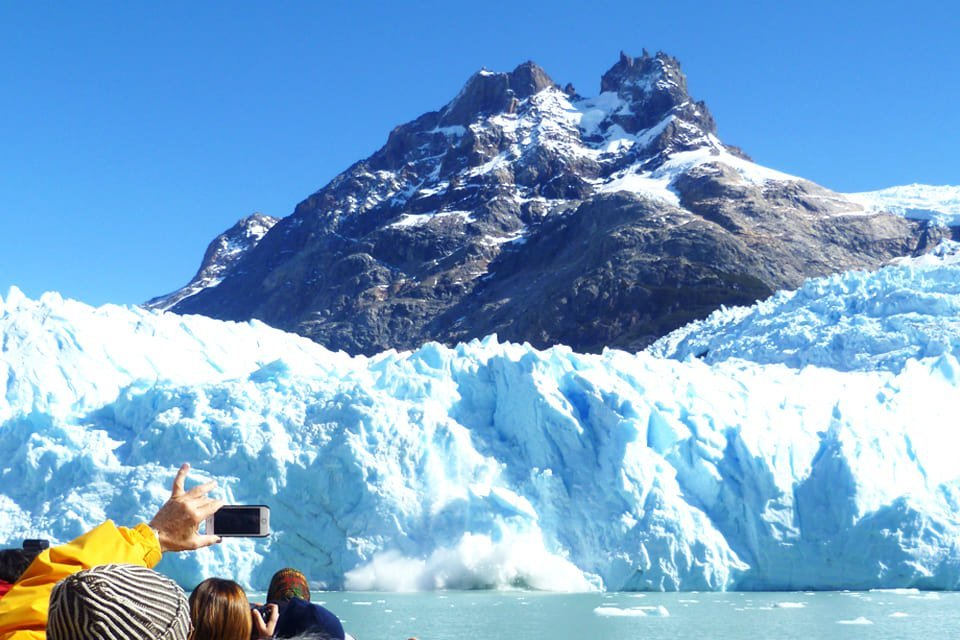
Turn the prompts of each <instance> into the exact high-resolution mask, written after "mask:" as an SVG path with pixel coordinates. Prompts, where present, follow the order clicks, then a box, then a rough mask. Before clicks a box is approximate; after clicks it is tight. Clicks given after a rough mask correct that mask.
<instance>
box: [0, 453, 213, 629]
mask: <svg viewBox="0 0 960 640" xmlns="http://www.w3.org/2000/svg"><path fill="white" fill-rule="evenodd" d="M189 470H190V465H188V464H184V465H183V466H181V467H180V470H179V471H178V472H177V475H176V478H175V479H174V481H173V491H172V493H171V495H170V499H169V500H167V502H166V503H164V505H163V506H162V507H161V508H160V510H159V511H158V512H157V514H156V515H155V516H154V517H153V519H152V520H151V521H150V523H149V524H145V523H141V524H138V525H137V526H135V527H133V528H127V527H118V526H116V525H115V524H114V523H113V522H111V521H110V520H108V521H106V522H104V523H103V524H101V525H100V526H98V527H96V528H95V529H93V530H92V531H89V532H87V533H85V534H84V535H82V536H80V537H79V538H77V539H76V540H73V541H71V542H68V543H66V544H64V545H60V546H57V547H53V548H50V549H47V550H46V551H44V552H42V553H41V554H40V555H39V556H37V558H36V559H35V560H34V561H33V563H32V564H31V565H30V567H29V568H28V569H27V571H26V573H24V574H23V575H22V576H21V577H20V579H19V580H18V581H17V583H16V584H15V585H14V586H13V587H12V588H11V589H10V591H9V592H7V594H6V595H5V596H4V597H3V598H2V599H0V640H42V639H44V638H49V639H50V640H61V639H64V640H65V639H67V638H70V639H71V640H74V639H77V638H82V637H85V636H86V635H90V634H92V635H90V637H102V638H123V639H127V638H129V640H134V639H136V640H154V639H155V640H161V639H163V640H181V638H182V639H184V640H185V638H186V635H183V633H184V632H183V629H185V633H189V631H190V621H189V610H188V608H187V603H186V597H185V596H184V594H183V591H182V590H181V589H180V588H179V587H178V586H177V585H176V583H174V582H173V581H172V580H170V579H169V578H166V577H164V576H161V575H160V574H158V573H156V572H153V571H149V569H152V568H153V567H154V566H156V564H157V563H158V562H160V558H161V556H162V554H163V553H164V552H167V551H187V550H193V549H200V548H202V547H207V546H210V545H212V544H216V543H218V542H220V538H219V537H218V536H215V535H203V534H200V533H199V531H198V528H199V526H200V523H201V522H203V521H204V520H205V519H206V518H207V517H208V516H210V515H212V514H213V513H214V512H215V511H216V510H217V509H219V508H220V507H222V506H223V501H222V500H216V499H213V498H210V497H208V495H207V494H208V493H209V492H210V491H212V490H213V489H215V488H216V486H217V484H216V482H215V481H211V482H207V483H205V484H201V485H198V486H196V487H193V488H192V489H190V490H189V491H186V490H185V489H184V481H185V480H186V477H187V473H188V472H189ZM100 565H108V566H106V567H101V566H100ZM131 565H132V566H131ZM94 567H97V569H94ZM68 577H69V579H67V578H68ZM61 581H62V582H61ZM125 581H128V582H125ZM58 583H60V584H58ZM127 583H129V584H130V585H132V586H133V589H121V590H116V589H115V588H116V586H117V585H121V586H123V585H125V584H127ZM105 584H106V585H108V587H110V586H112V587H113V588H114V589H115V590H114V591H110V590H109V589H107V590H104V588H103V585H105ZM55 587H56V589H55ZM51 594H52V595H53V598H52V599H51ZM76 594H80V595H76ZM91 594H92V595H91ZM105 594H106V595H105ZM97 598H101V599H102V598H106V601H105V602H99V603H97V602H96V599H97ZM91 601H92V602H94V606H93V607H87V605H88V604H89V603H90V602H91ZM84 607H87V608H84ZM98 607H99V610H98ZM109 607H113V609H114V610H112V611H108V610H107V608H109ZM118 611H119V615H118ZM125 611H126V612H132V614H133V616H132V617H131V618H130V620H133V622H130V620H127V619H126V618H125V617H124V613H125ZM78 612H79V613H78ZM183 616H186V622H185V626H184V622H183ZM48 618H49V620H48ZM165 618H169V619H165ZM138 619H140V620H141V622H144V623H145V624H148V625H149V627H150V631H147V632H145V631H144V629H142V628H136V627H135V626H134V627H130V626H129V625H130V624H133V625H135V624H136V621H137V620H138ZM148 619H151V620H153V622H150V621H149V620H148ZM78 620H79V621H78ZM48 622H49V623H50V624H49V625H48ZM121 622H123V624H121ZM78 625H80V626H78ZM83 625H86V627H85V629H86V630H84V629H81V628H80V627H81V626H83ZM96 625H101V627H100V629H99V630H97V631H92V632H91V631H89V629H91V628H93V627H95V626H96ZM151 634H152V635H151Z"/></svg>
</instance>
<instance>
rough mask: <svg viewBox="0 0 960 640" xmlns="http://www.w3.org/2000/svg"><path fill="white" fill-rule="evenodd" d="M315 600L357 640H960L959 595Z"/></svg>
mask: <svg viewBox="0 0 960 640" xmlns="http://www.w3.org/2000/svg"><path fill="white" fill-rule="evenodd" d="M261 597H262V595H261ZM255 598H256V596H255V595H254V594H251V600H253V599H255ZM313 600H314V601H315V602H319V603H322V604H323V605H324V606H326V607H327V608H328V609H330V610H332V611H333V612H334V613H336V614H337V615H338V616H340V618H341V620H343V622H344V627H345V628H346V630H347V631H348V632H350V633H351V634H353V635H354V636H355V637H356V638H357V640H407V638H410V637H416V638H418V639H419V640H474V639H476V640H487V639H494V638H520V639H523V640H613V639H617V640H624V639H631V638H637V639H643V640H656V639H664V640H667V639H669V640H767V639H771V640H784V639H792V638H797V639H798V640H800V639H802V640H814V639H818V638H823V639H829V640H846V639H855V638H856V639H860V638H862V639H864V640H866V639H870V640H886V639H890V640H893V639H896V640H935V639H936V640H939V639H940V638H956V637H960V592H947V593H941V592H918V591H911V590H903V591H900V590H897V591H867V592H826V593H824V592H819V593H800V592H792V593H790V592H784V593H758V592H750V593H647V594H634V593H595V594H548V593H531V592H508V593H504V592H485V591H479V592H472V591H471V592H439V593H415V594H398V593H369V592H362V593H356V592H319V593H315V594H314V597H313Z"/></svg>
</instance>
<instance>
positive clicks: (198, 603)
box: [190, 578, 253, 640]
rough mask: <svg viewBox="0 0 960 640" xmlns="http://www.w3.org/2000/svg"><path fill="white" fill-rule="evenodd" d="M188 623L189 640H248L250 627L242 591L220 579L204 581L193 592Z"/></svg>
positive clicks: (246, 601)
mask: <svg viewBox="0 0 960 640" xmlns="http://www.w3.org/2000/svg"><path fill="white" fill-rule="evenodd" d="M190 620H191V621H192V622H193V632H192V633H191V634H190V640H247V639H248V638H249V637H250V630H251V627H252V623H253V621H252V619H251V617H250V603H249V601H248V600H247V594H246V592H245V591H244V590H243V587H241V586H240V585H239V584H237V583H236V582H234V581H233V580H224V579H223V578H207V579H206V580H204V581H203V582H201V583H200V584H198V585H197V588H196V589H194V590H193V593H191V594H190Z"/></svg>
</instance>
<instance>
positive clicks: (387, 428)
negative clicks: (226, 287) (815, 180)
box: [0, 264, 960, 590]
mask: <svg viewBox="0 0 960 640" xmlns="http://www.w3.org/2000/svg"><path fill="white" fill-rule="evenodd" d="M941 268H952V269H953V277H954V279H960V278H957V276H958V275H960V273H958V271H960V269H958V268H957V267H950V266H949V265H943V264H937V265H933V266H931V267H929V268H927V267H921V266H917V265H905V266H901V267H892V269H899V270H901V271H902V274H903V277H904V281H903V282H902V284H903V287H902V292H903V295H902V296H901V297H899V298H897V302H896V305H900V306H899V307H896V308H898V309H901V310H902V309H903V308H905V307H904V305H907V306H909V305H910V304H911V302H910V300H911V295H912V294H911V292H912V291H915V292H916V296H917V297H919V298H920V299H924V298H925V296H927V295H928V294H927V293H926V292H925V290H924V289H923V287H922V286H919V285H917V283H916V282H913V283H911V282H910V278H911V277H912V278H914V279H915V280H916V279H919V280H923V279H924V278H928V276H929V272H930V270H933V269H941ZM911 274H912V275H911ZM857 277H860V278H861V279H863V280H864V282H865V283H866V282H867V281H869V280H870V279H871V278H872V277H874V276H871V275H867V274H861V275H860V276H857ZM879 277H890V274H886V275H881V276H879ZM844 282H845V281H844ZM847 288H848V289H850V290H852V291H860V292H861V294H862V295H869V291H870V289H869V287H867V286H866V284H864V288H862V289H856V288H851V287H847ZM865 292H866V293H865ZM950 295H952V294H950ZM896 305H895V304H894V303H890V305H889V308H890V309H891V310H895V309H894V308H895V306H896ZM950 308H951V307H949V305H948V306H945V307H944V309H950ZM810 313H817V310H816V309H815V310H813V311H811V312H810ZM851 326H852V327H853V328H850V329H849V331H850V332H855V329H856V327H855V326H854V325H851ZM948 328H949V329H950V330H951V331H953V329H952V328H950V327H948ZM0 335H2V351H0V389H3V390H4V394H3V395H2V396H0V451H2V452H3V453H2V458H0V512H2V514H3V517H2V518H0V543H6V544H8V545H9V544H17V543H19V540H20V538H23V537H38V536H40V537H49V538H52V539H53V540H55V541H63V540H66V539H69V538H71V537H73V536H75V535H78V534H79V533H81V532H82V531H84V530H85V529H86V528H88V527H91V526H93V525H95V524H97V523H98V522H99V521H101V520H102V519H104V518H112V519H114V520H115V521H117V522H119V523H128V524H132V523H135V522H137V521H138V520H140V519H147V518H149V517H150V516H151V515H152V513H153V512H154V511H155V510H156V508H157V507H159V505H160V504H161V503H162V502H163V500H164V499H165V498H166V496H167V495H168V492H169V489H168V486H169V484H170V482H171V480H172V478H173V474H174V471H175V469H176V467H177V466H178V465H179V464H180V463H181V462H184V461H188V462H190V463H191V464H192V465H193V468H194V471H193V472H192V474H191V477H192V478H193V479H194V480H202V479H207V478H215V479H217V480H218V481H219V483H220V485H221V487H222V492H223V495H224V496H225V497H226V498H227V499H228V500H230V501H231V502H241V503H261V502H265V503H267V504H270V505H271V507H272V509H273V511H272V515H273V528H274V533H273V535H272V536H271V537H270V538H268V539H266V540H240V539H233V540H228V541H226V542H224V543H223V544H221V545H218V546H217V547H215V548H211V549H204V550H200V551H197V552H194V553H188V554H179V555H175V554H168V556H167V557H166V558H165V559H164V560H163V563H162V564H161V567H160V568H161V569H162V570H164V571H166V572H168V573H169V574H170V575H172V576H173V577H175V578H176V579H177V580H179V581H180V582H181V583H183V584H184V585H187V586H190V585H192V584H194V583H196V582H198V581H199V580H201V579H202V578H204V577H207V576H210V575H225V576H232V577H235V578H237V579H239V580H240V581H241V582H243V583H245V584H246V585H248V586H253V587H255V588H256V587H259V588H261V589H262V588H264V585H265V584H266V581H267V580H269V577H270V575H271V574H272V573H273V571H275V570H276V569H277V568H279V567H281V566H286V565H292V566H297V567H300V568H301V569H302V570H304V571H305V572H306V573H307V574H308V575H309V576H310V577H311V579H312V580H313V581H314V582H315V583H318V584H321V585H323V586H326V587H330V588H343V587H346V588H354V589H388V590H407V589H435V588H510V587H516V586H519V587H531V588H537V589H553V590H586V589H597V588H603V589H617V590H619V589H637V590H647V589H653V590H674V589H685V590H706V589H713V590H716V589H734V588H748V589H801V588H802V589H805V588H869V587H924V588H945V589H953V588H956V587H957V586H958V583H960V549H958V545H957V540H958V533H960V521H958V514H960V484H958V477H960V471H958V467H957V465H956V462H955V452H956V451H957V447H956V444H957V440H958V438H957V428H956V427H955V426H954V425H955V424H956V423H955V422H954V421H953V420H952V419H951V418H950V416H951V410H952V408H953V407H954V406H955V404H956V401H957V400H958V398H960V395H958V386H960V362H958V360H957V354H956V353H955V352H954V350H952V349H942V350H940V352H938V354H937V355H935V356H934V357H928V358H917V357H908V358H905V359H903V360H902V362H901V364H900V365H899V366H897V367H892V368H891V367H886V368H884V367H875V368H874V369H871V368H870V367H869V366H864V367H860V368H861V369H864V370H860V371H840V370H837V369H836V368H829V367H824V366H819V367H818V366H800V365H797V366H792V367H791V366H786V365H785V364H782V363H778V362H774V363H772V364H759V363H755V362H749V361H746V360H743V359H736V358H729V359H724V360H722V361H718V362H716V363H712V364H711V363H708V362H704V361H702V360H698V359H693V358H690V359H687V360H684V361H681V360H675V359H665V358H660V357H654V356H652V355H650V354H647V353H639V354H627V353H624V352H619V351H607V352H605V353H603V354H600V355H582V354H576V353H573V352H571V351H569V350H567V349H564V348H562V347H558V348H553V349H550V350H547V351H537V350H535V349H533V348H531V347H529V346H521V345H515V344H501V343H499V342H498V341H497V340H496V339H495V338H494V337H491V338H488V339H486V340H484V341H474V342H471V343H469V344H464V345H459V346H457V347H456V348H446V347H442V346H439V345H436V344H429V345H426V346H424V347H422V348H421V349H419V350H417V351H414V352H410V353H395V352H386V353H383V354H380V355H378V356H376V357H371V358H364V357H349V356H347V355H345V354H343V353H332V352H330V351H327V350H326V349H324V348H323V347H320V346H319V345H316V344H314V343H311V342H309V341H307V340H305V339H302V338H299V337H297V336H293V335H289V334H284V333H282V332H279V331H276V330H273V329H270V328H268V327H266V326H264V325H262V324H260V323H257V322H252V323H245V324H236V323H228V322H219V321H214V320H210V319H207V318H203V317H181V316H176V315H172V314H158V313H154V312H148V311H144V310H142V309H138V308H126V307H116V306H105V307H101V308H96V309H95V308H91V307H88V306H86V305H83V304H81V303H78V302H74V301H70V300H63V299H61V298H60V297H59V296H57V295H56V294H47V295H44V296H43V297H41V298H40V299H39V300H29V299H26V298H25V297H24V296H23V295H22V294H21V293H20V292H19V291H18V290H16V289H11V290H10V292H9V293H8V294H7V296H6V297H5V298H4V299H2V300H0ZM914 335H921V334H920V333H917V334H914ZM851 337H852V338H853V337H855V336H854V335H853V334H851ZM856 343H857V344H862V345H867V346H868V347H869V345H872V344H873V343H872V342H870V341H868V340H857V342H856ZM869 348H872V347H869ZM916 355H923V353H922V352H919V353H918V354H916ZM864 362H868V363H869V358H867V359H865V360H864ZM794 364H796V363H794Z"/></svg>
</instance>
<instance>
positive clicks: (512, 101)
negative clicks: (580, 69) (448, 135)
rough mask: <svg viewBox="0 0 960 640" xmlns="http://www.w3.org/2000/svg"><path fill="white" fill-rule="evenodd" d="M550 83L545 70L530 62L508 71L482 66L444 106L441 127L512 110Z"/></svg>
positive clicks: (550, 85) (461, 124) (549, 85)
mask: <svg viewBox="0 0 960 640" xmlns="http://www.w3.org/2000/svg"><path fill="white" fill-rule="evenodd" d="M553 86H556V85H555V83H554V82H553V80H551V79H550V76H548V75H547V72H546V71H544V70H543V69H541V68H540V67H539V66H537V65H536V64H535V63H533V62H529V61H527V62H524V63H523V64H521V65H519V66H518V67H517V68H516V69H514V70H513V71H511V72H510V73H504V72H499V73H498V72H493V71H488V70H486V69H481V70H480V71H478V72H477V73H475V74H473V75H472V76H471V77H470V79H469V80H467V84H466V85H465V86H464V87H463V89H462V90H461V91H460V93H459V94H457V97H456V98H454V99H453V100H452V101H451V102H450V104H448V105H447V106H446V107H445V108H444V109H443V111H442V112H441V115H440V126H444V127H450V126H457V125H460V126H466V125H468V124H470V123H471V122H473V121H475V120H476V119H477V118H479V117H482V116H486V115H493V114H497V113H513V112H514V111H515V110H516V107H517V103H518V102H519V101H520V100H525V99H527V98H529V97H530V96H532V95H534V94H536V93H539V92H540V91H542V90H543V89H546V88H547V87H553Z"/></svg>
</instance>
